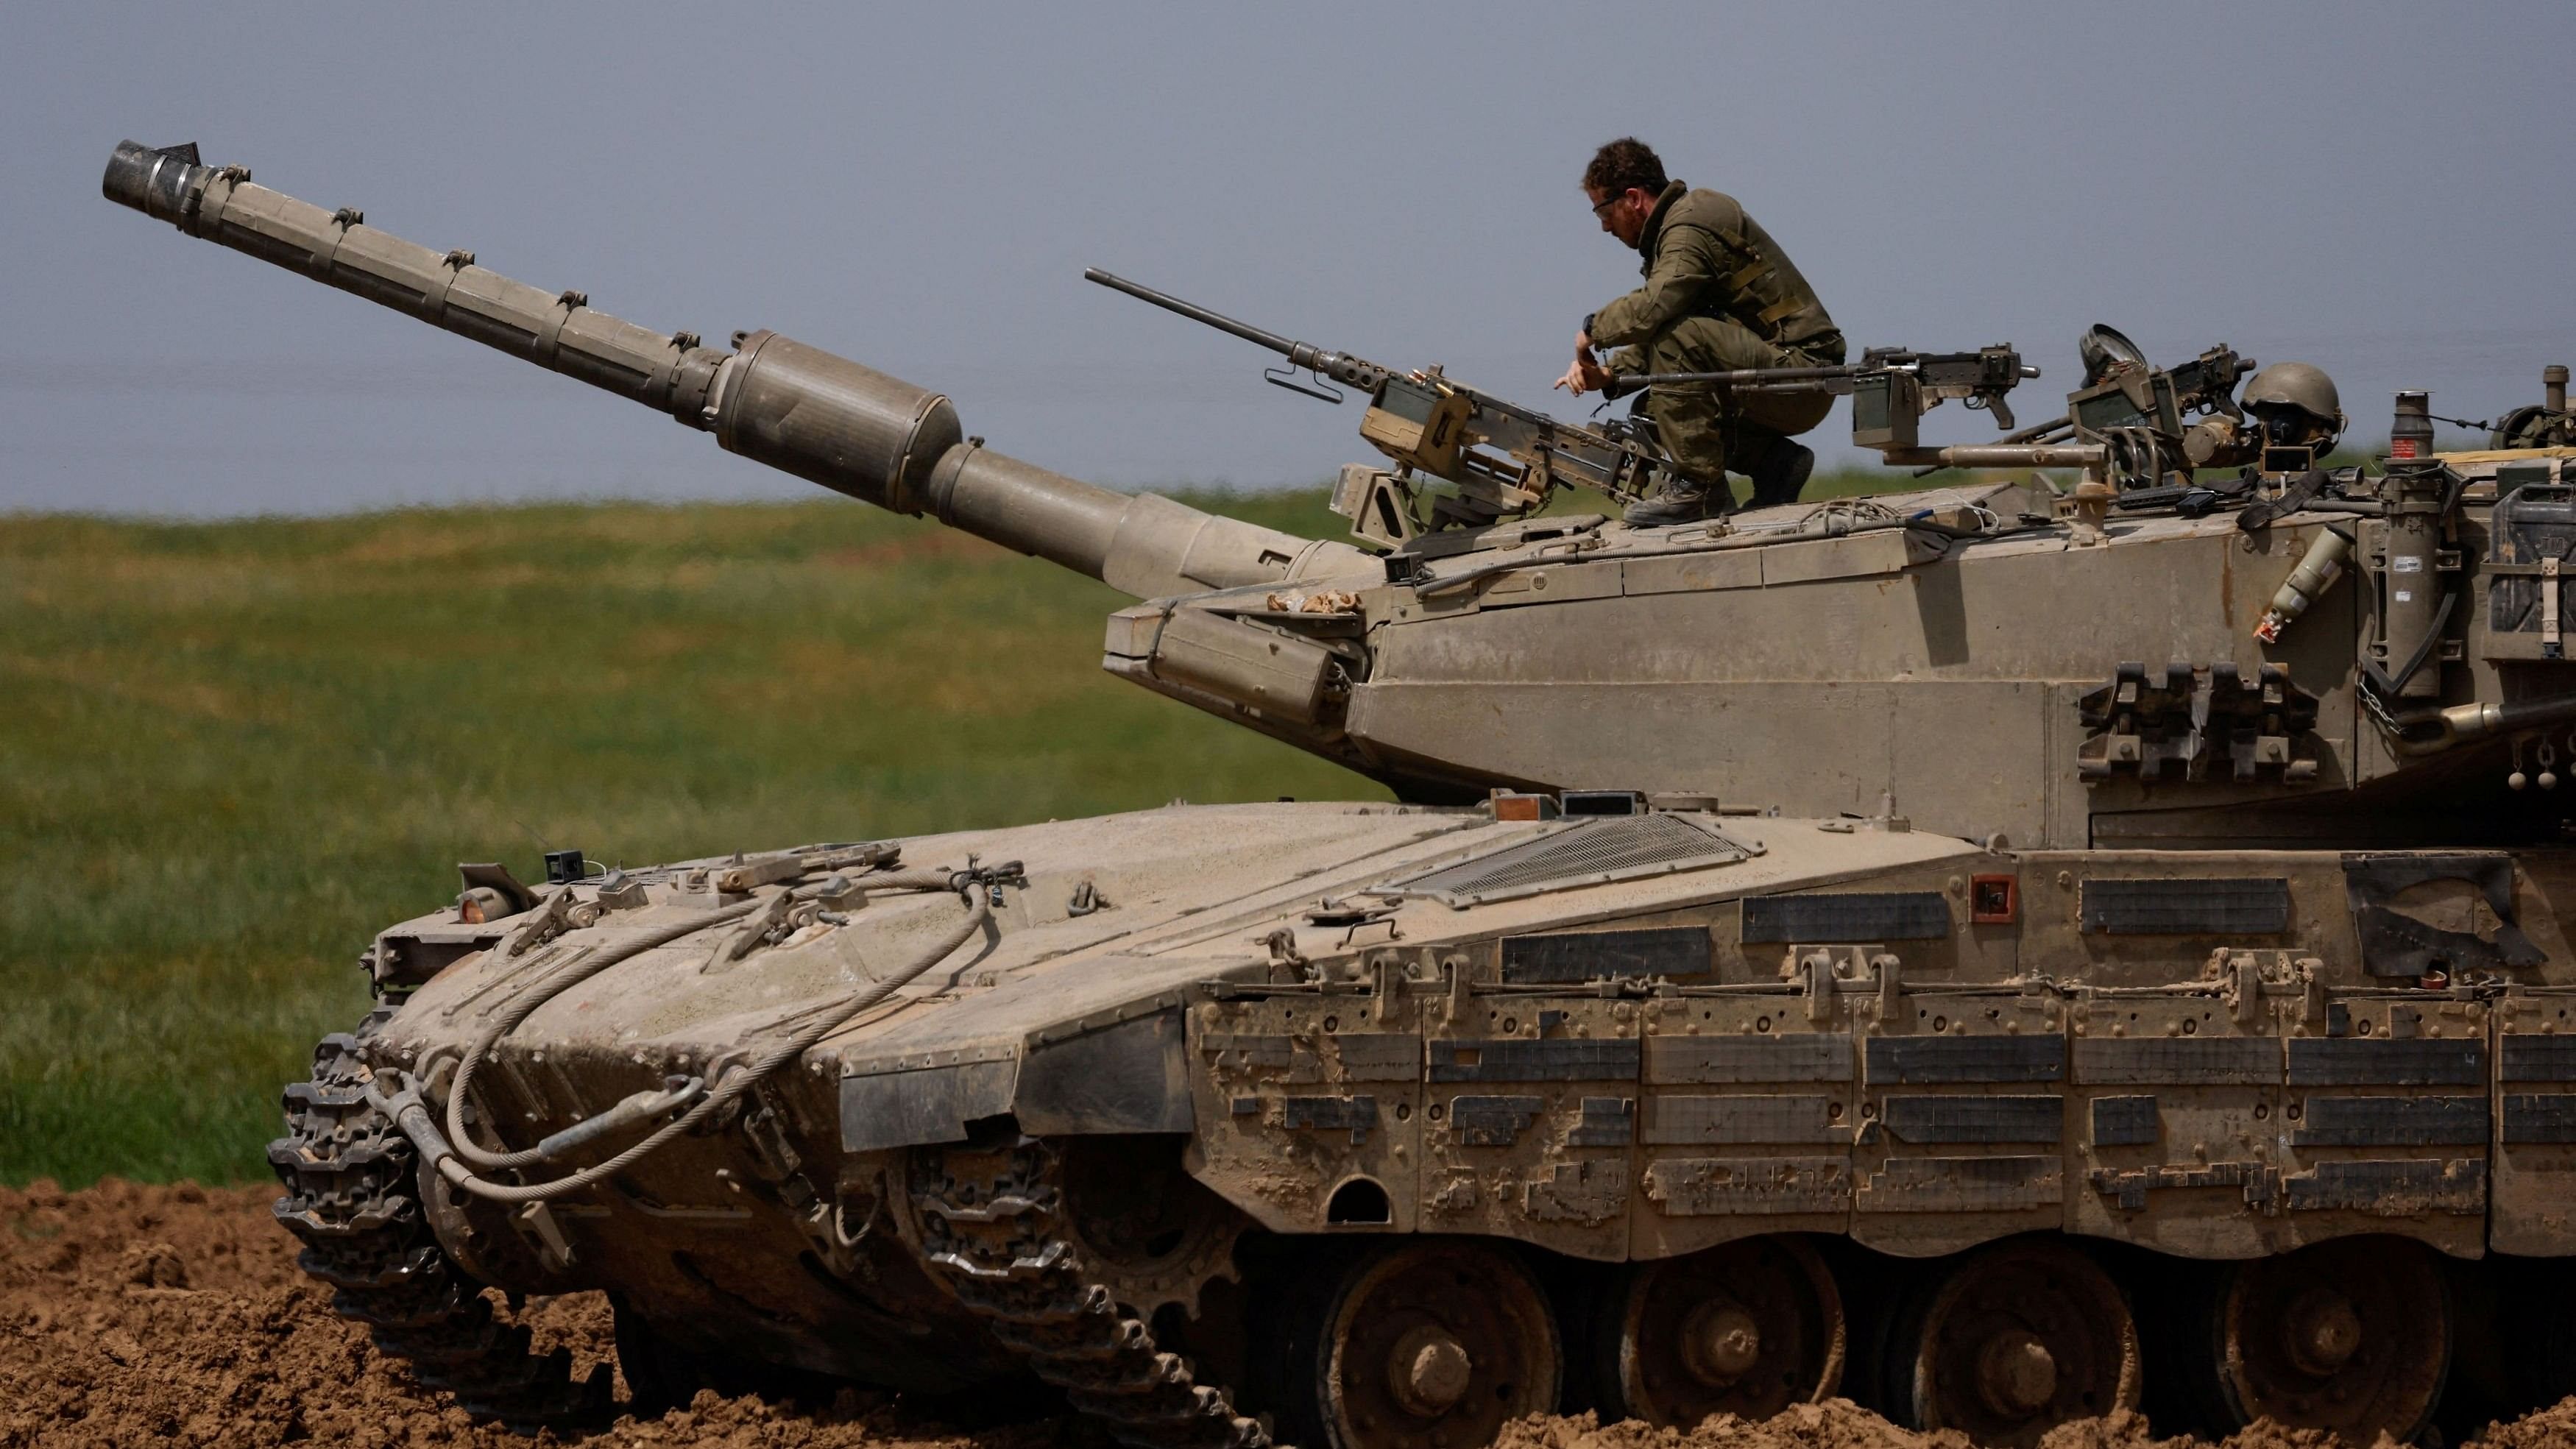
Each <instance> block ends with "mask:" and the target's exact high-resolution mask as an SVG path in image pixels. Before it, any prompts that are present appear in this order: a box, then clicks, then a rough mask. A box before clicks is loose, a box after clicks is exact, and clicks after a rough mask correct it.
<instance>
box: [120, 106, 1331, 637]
mask: <svg viewBox="0 0 2576 1449" xmlns="http://www.w3.org/2000/svg"><path fill="white" fill-rule="evenodd" d="M100 189H101V190H102V191H103V192H105V194H106V196H107V199H108V200H110V201H114V202H117V203H119V204H121V205H124V206H130V207H132V208H134V209H135V210H136V211H140V212H142V213H143V214H144V215H146V216H153V217H158V218H160V219H161V220H163V221H167V222H170V223H171V224H173V225H174V226H176V227H178V229H179V230H181V231H183V232H186V233H187V234H188V235H190V236H194V237H201V238H203V239H205V240H207V241H211V242H215V243H218V244H220V245H223V246H228V247H231V248H233V249H234V250H236V251H239V252H244V253H246V254H248V255H250V256H254V257H257V258H259V259H260V260H262V261H266V262H272V263H275V264H276V265H278V266H281V267H284V268H286V269H287V270H289V271H295V272H302V273H304V274H306V275H308V276H310V277H312V278H314V279H315V280H316V281H320V282H322V283H324V284H326V285H329V286H333V287H337V288H339V289H341V290H342V291H345V292H351V293H354V294H356V295H358V296H360V297H364V298H366V299H367V300H368V301H371V302H375V303H377V304H379V305H381V306H385V307H390V308H392V309H394V310H395V311H398V312H405V313H409V314H410V315H412V316H414V317H417V318H419V319H420V320H422V321H424V322H427V323H429V324H430V325H431V326H434V327H439V328H443V329H445V330H447V331H449V332H453V333H456V334H457V335H459V336H462V337H469V338H472V339H473V340H474V341H477V342H480V343H483V344H484V345H486V346H488V347H493V348H496V349H498V350H500V351H503V352H507V353H510V354H511V355H513V356H515V357H519V358H521V359H523V360H525V361H528V362H533V363H535V364H537V365H538V366H540V367H543V368H546V369H548V370H550V371H554V372H559V373H562V374H564V375H565V376H567V377H574V378H579V379H580V380H581V381H583V382H587V383H589V384H591V385H592V386H594V387H600V388H605V389H607V390H608V391H610V392H614V393H617V394H619V395H620V396H623V397H627V398H630V399H632V400H634V401H636V402H640V403H643V404H645V405H646V406H648V407H651V408H654V409H655V410H657V411H661V412H667V413H669V414H670V415H671V416H672V417H674V418H676V419H678V420H679V421H680V422H682V423H684V424H687V425H688V426H690V427H692V428H696V429H699V430H701V431H706V432H712V433H714V434H715V436H716V442H717V443H718V445H719V446H721V447H723V448H724V449H726V450H727V451H728V452H733V453H739V454H741V455H742V456H744V457H746V458H750V459H753V460H755V461H757V462H761V463H766V464H768V465H769V466H770V467H773V468H776V469H779V470H780V471H782V472H786V473H792V474H794V475H795V476H797V477H799V478H803V479H806V480H807V481H809V482H814V483H819V484H821V485H823V486H824V487H826V488H830V489H833V490H835V491H837V492H841V493H846V494H848V495H850V496H851V497H853V498H857V499H860V500H862V501H864V502H868V503H873V504H876V505H877V506H879V507H881V508H887V509H892V510H893V511H895V512H897V513H906V514H914V515H919V514H923V513H928V514H931V515H934V516H935V517H937V518H938V519H939V520H940V521H941V522H942V523H946V524H948V525H950V526H952V527H955V528H958V529H961V530H963V531H965V532H967V533H971V534H974V535H976V536H977V537H979V538H985V539H990V540H991V541H993V542H995V543H998V544H1001V545H1002V546H1004V547H1005V548H1010V549H1014V550H1017V551H1018V552H1021V553H1027V554H1035V555H1037V556H1039V557H1041V558H1045V559H1049V560H1051V561H1053V562H1055V563H1059V564H1062V565H1063V566H1065V567H1066V568H1069V569H1072V570H1074V571H1075V572H1077V573H1083V574H1087V575H1089V576H1091V577H1092V578H1096V579H1100V580H1102V581H1103V582H1105V583H1107V584H1109V585H1110V586H1111V587H1112V588H1116V589H1120V590H1122V591H1124V592H1126V593H1129V594H1132V595H1135V596H1136V597H1138V598H1158V597H1163V596H1166V595H1173V594H1188V593H1197V592H1200V591H1202V590H1206V589H1216V588H1232V587H1237V586H1242V585H1250V584H1267V583H1282V582H1289V581H1293V580H1298V579H1305V578H1315V577H1327V576H1338V575H1341V574H1351V573H1365V572H1367V571H1369V570H1370V569H1372V568H1373V567H1374V563H1373V561H1372V560H1371V559H1370V558H1369V556H1368V555H1366V554H1363V553H1361V552H1360V551H1359V550H1357V549H1354V548H1351V547H1349V546H1348V545H1345V544H1337V543H1325V542H1318V541H1314V540H1309V539H1304V538H1299V537H1297V536H1295V535H1293V534H1287V533H1281V532H1278V531H1277V530H1274V529H1267V528H1261V527H1258V526H1256V525H1253V524H1248V523H1243V522H1240V521H1237V520H1234V519H1228V518H1219V517H1216V516H1214V515H1211V514H1207V513H1203V512H1201V511H1199V510H1198V509H1195V508H1191V507H1189V506H1187V505H1185V504H1180V503H1175V502H1173V501H1172V500H1170V499H1167V498H1161V497H1157V496H1155V495H1153V494H1150V493H1148V494H1137V495H1132V496H1131V495H1128V494H1123V493H1115V492H1112V491H1110V490H1109V489H1106V488H1101V487H1098V486H1096V485H1093V484H1090V483H1084V482H1080V481H1078V480H1076V479H1072V478H1067V477H1064V476H1063V475H1061V474H1057V473H1051V472H1049V471H1047V470H1046V469H1043V468H1038V467H1033V466H1031V465H1029V464H1027V463H1022V462H1018V461H1016V460H1014V459H1011V458H1008V457H1005V456H1003V455H1002V454H999V453H996V452H992V451H991V450H989V449H986V448H985V447H984V446H983V444H982V440H981V439H970V438H967V437H965V436H964V429H963V428H962V427H961V426H960V425H959V423H958V420H957V410H956V408H955V407H954V406H952V405H951V404H950V403H949V401H948V399H947V398H946V397H945V396H943V395H941V394H939V393H935V392H932V391H930V390H928V389H926V388H920V387H915V386H913V385H912V384H911V383H908V382H905V381H903V380H902V379H900V378H896V377H890V376H888V375H886V374H885V373H882V372H878V371H876V370H875V369H873V368H869V367H863V366H861V365H860V364H858V363H855V362H852V361H850V360H849V359H847V358H844V357H839V356H836V355H834V354H832V353H829V352H826V351H824V350H822V349H821V348H818V347H809V346H806V345H805V344H803V343H799V342H796V341H794V340H793V339H790V338H787V337H782V336H779V335H778V334H776V333H774V332H766V331H763V332H751V333H736V334H735V336H734V349H733V350H731V351H727V350H725V349H722V348H714V347H706V346H702V345H700V342H699V339H698V338H697V336H696V335H695V334H693V333H688V332H680V333H662V332H656V331H653V330H652V329H650V328H647V327H640V326H637V325H636V324H634V323H632V322H627V321H624V320H622V319H620V318H617V317H613V316H610V315H609V314H608V313H605V312H601V311H598V310H596V309H594V308H592V307H591V305H590V298H589V297H588V296H587V295H586V294H584V293H581V292H576V291H565V292H547V291H545V290H543V289H541V288H538V287H532V286H529V285H528V284H526V283H524V282H517V281H512V280H511V279H510V278H508V277H505V276H502V275H501V274H499V273H498V272H493V271H489V270H487V269H485V268H483V267H480V266H477V265H476V264H475V260H474V254H473V253H472V252H468V251H461V250H459V251H448V252H438V251H433V250H431V249H430V248H428V247H424V246H420V245H418V244H417V243H413V242H408V241H405V240H403V239H402V238H400V237H397V236H395V235H393V234H392V233H390V232H385V231H380V230H378V229H376V228H374V227H370V226H367V225H366V224H365V221H366V218H365V216H364V215H363V214H362V213H360V212H359V211H357V210H355V209H353V208H348V207H343V208H341V209H340V210H338V211H325V210H323V209H322V208H321V207H318V206H314V205H312V204H311V203H309V202H303V201H298V200H296V199H295V198H294V197H291V196H287V195H285V194H283V193H281V192H276V191H271V190H269V189H268V188H266V187H264V186H254V185H252V184H251V179H250V172H249V171H248V170H246V169H244V168H242V167H238V166H222V167H210V166H207V165H205V164H203V163H202V161H201V160H200V159H199V157H198V154H197V148H196V147H195V146H194V145H193V144H191V145H185V146H170V147H163V148H158V149H156V148H153V147H149V146H145V145H142V144H140V143H138V142H134V141H126V142H124V143H122V144H120V145H118V147H117V148H116V151H115V153H114V154H113V155H112V156H110V157H109V158H108V163H107V174H106V177H105V178H104V180H103V181H102V182H101V185H100Z"/></svg>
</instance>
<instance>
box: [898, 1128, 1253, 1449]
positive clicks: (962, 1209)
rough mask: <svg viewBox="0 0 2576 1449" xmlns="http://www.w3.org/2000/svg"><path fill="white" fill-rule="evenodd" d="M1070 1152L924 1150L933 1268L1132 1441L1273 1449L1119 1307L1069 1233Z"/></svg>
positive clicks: (917, 1165) (924, 1200)
mask: <svg viewBox="0 0 2576 1449" xmlns="http://www.w3.org/2000/svg"><path fill="white" fill-rule="evenodd" d="M1059 1165H1060V1162H1059V1159H1058V1157H1057V1155H1056V1152H1055V1150H1054V1149H1053V1148H1051V1147H1049V1146H1047V1144H1045V1143H1044V1142H1041V1141H1039V1140H1037V1139H1036V1138H1031V1137H1022V1138H1019V1139H1018V1140H1016V1141H1014V1142H1012V1143H1009V1144H1008V1145H1005V1146H1000V1147H994V1148H976V1147H958V1148H950V1149H947V1150H945V1151H938V1152H930V1151H925V1152H920V1153H916V1154H915V1155H914V1159H913V1183H912V1199H913V1204H914V1206H915V1208H916V1209H918V1211H919V1215H920V1221H921V1230H922V1237H923V1246H924V1248H925V1249H926V1250H927V1254H926V1256H927V1257H928V1260H929V1262H930V1264H931V1266H932V1268H933V1270H934V1271H936V1272H937V1273H939V1274H940V1276H941V1277H943V1278H944V1279H945V1280H946V1281H947V1283H948V1286H949V1289H950V1291H952V1292H954V1293H955V1294H956V1295H957V1299H958V1301H959V1302H960V1303H963V1304H964V1305H965V1306H966V1307H967V1308H969V1309H971V1310H972V1311H974V1312H975V1313H977V1314H978V1315H980V1316H982V1317H983V1319H984V1320H985V1322H986V1325H987V1326H988V1327H990V1328H991V1329H992V1331H993V1335H994V1337H996V1338H999V1339H1000V1340H1001V1341H1002V1342H1003V1343H1004V1344H1005V1345H1007V1346H1009V1347H1010V1348H1012V1349H1013V1350H1015V1351H1017V1352H1019V1353H1021V1354H1023V1355H1025V1356H1026V1358H1027V1360H1028V1363H1029V1366H1030V1368H1031V1369H1033V1370H1035V1371H1036V1373H1037V1375H1038V1377H1040V1378H1042V1379H1045V1380H1046V1381H1047V1382H1049V1383H1051V1384H1055V1385H1057V1386H1058V1387H1060V1388H1062V1389H1063V1390H1064V1391H1065V1394H1066V1397H1067V1398H1069V1399H1070V1400H1071V1401H1072V1403H1073V1406H1074V1407H1075V1408H1076V1409H1077V1410H1079V1411H1081V1412H1082V1413H1084V1414H1086V1415H1088V1416H1090V1417H1091V1418H1093V1419H1096V1420H1098V1421H1099V1422H1100V1423H1101V1425H1102V1426H1103V1427H1105V1428H1106V1429H1107V1430H1108V1431H1109V1434H1110V1437H1111V1438H1114V1439H1116V1440H1117V1441H1118V1442H1119V1443H1121V1444H1124V1445H1127V1446H1129V1449H1273V1441H1272V1440H1271V1437H1270V1434H1269V1431H1267V1430H1265V1429H1263V1428H1262V1427H1261V1425H1260V1423H1259V1422H1257V1421H1255V1420H1253V1419H1248V1418H1245V1417H1244V1416H1242V1415H1240V1414H1237V1413H1236V1412H1235V1411H1234V1406H1233V1404H1232V1403H1231V1402H1230V1401H1229V1400H1228V1399H1227V1398H1226V1396H1225V1394H1224V1392H1223V1391H1222V1390H1219V1389H1216V1388H1213V1387H1210V1386H1208V1385H1205V1384H1201V1383H1198V1382H1197V1381H1196V1379H1195V1376H1194V1374H1193V1371H1192V1369H1191V1366H1190V1364H1189V1363H1188V1361H1187V1360H1185V1359H1183V1358H1181V1357H1180V1356H1179V1355H1177V1354H1171V1353H1164V1352H1162V1351H1160V1350H1158V1349H1157V1348H1156V1347H1155V1345H1154V1335H1153V1332H1152V1330H1151V1329H1149V1328H1147V1327H1146V1325H1145V1324H1144V1323H1143V1322H1142V1321H1140V1320H1138V1319H1135V1318H1132V1317H1129V1316H1127V1315H1126V1314H1124V1313H1122V1312H1120V1311H1119V1307H1118V1304H1117V1302H1116V1301H1115V1299H1114V1298H1113V1297H1112V1296H1111V1294H1110V1291H1109V1289H1108V1288H1107V1287H1106V1286H1104V1285H1102V1284H1100V1283H1098V1282H1096V1281H1093V1275H1092V1274H1090V1273H1088V1272H1086V1271H1085V1269H1084V1266H1083V1262H1082V1258H1081V1255H1080V1253H1079V1252H1078V1251H1077V1250H1076V1249H1075V1247H1074V1245H1073V1242H1072V1240H1071V1239H1070V1238H1069V1237H1068V1236H1067V1235H1066V1234H1065V1232H1064V1231H1063V1227H1062V1224H1061V1223H1060V1221H1059V1220H1058V1210H1059V1208H1060V1207H1061V1206H1062V1204H1063V1201H1064V1192H1063V1188H1062V1186H1061V1180H1060V1173H1059Z"/></svg>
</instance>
